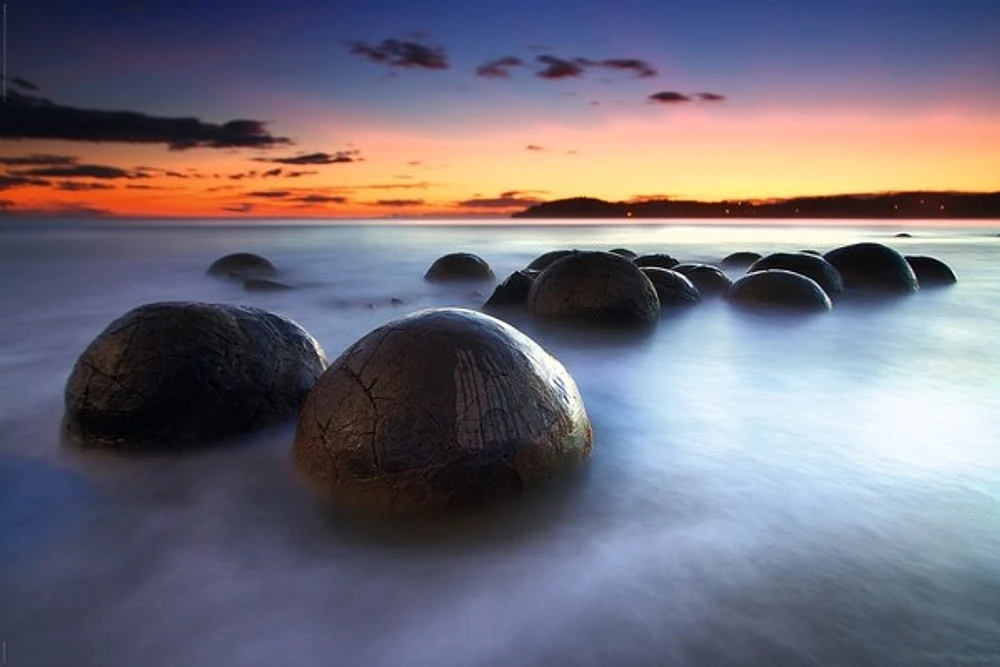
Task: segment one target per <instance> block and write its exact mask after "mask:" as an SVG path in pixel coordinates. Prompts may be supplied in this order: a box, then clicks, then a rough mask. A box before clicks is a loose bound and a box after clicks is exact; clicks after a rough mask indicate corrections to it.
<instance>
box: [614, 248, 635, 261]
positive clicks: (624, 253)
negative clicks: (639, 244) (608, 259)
mask: <svg viewBox="0 0 1000 667" xmlns="http://www.w3.org/2000/svg"><path fill="white" fill-rule="evenodd" d="M608 252H610V253H614V254H616V255H619V256H620V257H624V258H625V259H635V258H636V257H638V256H639V253H637V252H635V251H634V250H629V249H628V248H612V249H611V250H609V251H608Z"/></svg>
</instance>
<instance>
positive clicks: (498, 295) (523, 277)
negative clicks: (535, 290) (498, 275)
mask: <svg viewBox="0 0 1000 667" xmlns="http://www.w3.org/2000/svg"><path fill="white" fill-rule="evenodd" d="M534 281H535V279H534V277H533V276H531V275H529V274H528V273H527V272H526V271H514V272H513V273H511V274H510V275H509V276H507V277H506V278H504V281H503V282H502V283H500V284H499V285H497V286H496V289H494V290H493V294H491V295H490V298H489V299H488V300H487V301H486V304H485V305H486V307H492V306H523V305H524V302H525V301H527V300H528V291H529V290H531V284H532V283H533V282H534Z"/></svg>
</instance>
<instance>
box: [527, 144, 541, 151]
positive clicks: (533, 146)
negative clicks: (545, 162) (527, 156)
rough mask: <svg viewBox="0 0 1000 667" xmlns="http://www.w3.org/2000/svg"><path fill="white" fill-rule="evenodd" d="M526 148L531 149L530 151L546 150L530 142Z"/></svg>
mask: <svg viewBox="0 0 1000 667" xmlns="http://www.w3.org/2000/svg"><path fill="white" fill-rule="evenodd" d="M524 149H525V150H529V151H544V150H545V149H544V148H542V147H541V146H538V145H536V144H528V145H527V146H525V147H524Z"/></svg>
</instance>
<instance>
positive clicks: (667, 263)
mask: <svg viewBox="0 0 1000 667" xmlns="http://www.w3.org/2000/svg"><path fill="white" fill-rule="evenodd" d="M632 262H633V263H634V264H635V265H636V266H638V267H640V268H641V267H646V266H655V267H658V268H661V269H672V268H674V267H675V266H677V265H678V264H680V261H678V260H677V259H675V258H674V257H671V256H670V255H668V254H666V253H664V252H654V253H650V254H648V255H639V256H638V257H636V258H635V259H633V260H632Z"/></svg>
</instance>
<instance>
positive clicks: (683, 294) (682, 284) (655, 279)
mask: <svg viewBox="0 0 1000 667" xmlns="http://www.w3.org/2000/svg"><path fill="white" fill-rule="evenodd" d="M640 271H642V272H643V273H644V274H646V277H647V278H649V281H650V282H651V283H653V289H655V290H656V296H657V297H658V298H659V299H660V306H661V307H662V308H665V307H667V306H683V305H690V304H694V303H698V302H699V301H701V295H700V294H698V288H697V287H695V286H694V284H693V283H692V282H691V281H690V280H688V278H687V276H685V275H684V274H683V273H677V272H676V271H672V270H670V269H661V268H660V267H658V266H644V267H642V268H641V269H640Z"/></svg>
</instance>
